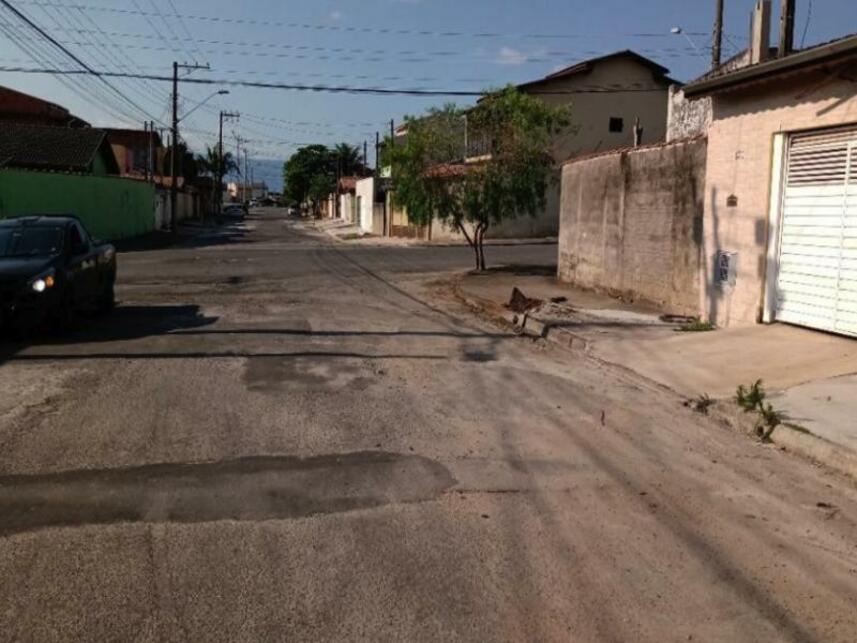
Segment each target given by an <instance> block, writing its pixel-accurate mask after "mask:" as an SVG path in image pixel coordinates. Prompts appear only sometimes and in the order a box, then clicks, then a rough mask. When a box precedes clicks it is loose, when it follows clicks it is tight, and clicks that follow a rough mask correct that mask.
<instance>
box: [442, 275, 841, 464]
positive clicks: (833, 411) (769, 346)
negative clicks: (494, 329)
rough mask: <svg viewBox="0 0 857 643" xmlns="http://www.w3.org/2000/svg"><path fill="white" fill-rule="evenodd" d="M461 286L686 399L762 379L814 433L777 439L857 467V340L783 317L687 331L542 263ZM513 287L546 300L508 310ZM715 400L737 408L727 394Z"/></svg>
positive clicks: (531, 328)
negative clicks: (563, 279) (567, 280)
mask: <svg viewBox="0 0 857 643" xmlns="http://www.w3.org/2000/svg"><path fill="white" fill-rule="evenodd" d="M457 287H458V292H459V294H460V296H461V297H462V298H463V299H464V300H466V301H467V302H469V303H470V304H471V305H475V306H479V307H480V308H482V309H484V310H486V311H489V312H492V313H494V314H495V315H498V316H502V317H503V318H505V319H506V320H507V321H510V322H513V323H515V324H516V325H518V326H519V327H521V328H524V329H525V330H527V331H528V332H532V333H535V334H537V335H540V336H543V337H545V338H546V339H547V340H549V341H553V342H556V343H559V344H562V345H564V346H571V347H576V348H581V349H584V350H586V352H587V353H588V354H590V355H592V356H593V357H595V358H597V359H600V360H603V361H605V362H609V363H613V364H618V365H621V366H623V367H625V368H628V369H630V370H632V371H634V372H636V373H639V374H640V375H643V376H644V377H646V378H648V379H650V380H652V381H654V382H657V383H659V384H661V385H663V386H666V387H668V388H670V389H672V390H673V391H675V392H676V393H678V394H679V395H682V396H684V397H685V398H689V399H690V398H698V397H700V396H702V395H707V396H710V397H711V398H712V399H716V400H730V399H731V398H732V397H733V396H734V395H735V392H736V389H737V388H738V386H739V385H741V384H743V385H745V386H746V385H749V384H752V383H753V382H755V381H756V380H762V381H763V383H764V386H765V389H766V390H767V392H768V398H769V400H770V401H771V402H772V403H773V404H774V406H775V408H776V409H778V410H781V411H784V412H785V413H786V415H787V418H788V422H789V423H790V424H791V425H794V426H797V427H802V428H805V429H807V430H808V431H809V432H811V434H812V435H807V434H805V433H799V432H795V431H789V430H787V429H778V431H777V432H775V435H774V439H775V441H777V442H778V443H781V444H785V445H787V446H789V447H790V448H793V449H794V450H798V451H801V452H803V453H805V454H806V455H810V456H812V457H814V458H816V459H819V460H821V461H824V462H826V463H829V464H832V465H833V466H835V467H836V468H838V469H840V470H844V471H847V472H848V473H850V474H851V475H855V476H857V341H855V340H852V339H848V338H846V337H841V336H837V335H830V334H827V333H821V332H817V331H812V330H809V329H804V328H798V327H794V326H787V325H783V324H775V325H755V326H747V327H741V328H730V329H724V330H715V331H711V332H682V325H681V323H679V322H677V321H673V322H672V323H669V322H665V321H663V320H662V319H661V315H662V314H663V313H662V311H658V310H657V309H656V308H654V307H652V306H650V305H646V304H641V303H631V302H624V301H620V300H617V299H614V298H611V297H608V296H606V295H602V294H598V293H593V292H590V291H586V290H581V289H578V288H575V287H573V286H570V285H567V284H562V283H559V282H557V280H556V279H555V278H554V277H553V276H551V275H550V274H549V273H546V272H545V271H538V270H535V271H533V270H529V271H528V270H515V269H512V270H508V271H502V270H501V271H493V272H488V273H486V274H483V275H478V274H469V275H466V276H464V277H462V278H461V280H460V282H459V283H458V286H457ZM515 287H517V288H518V289H519V290H521V292H522V293H523V294H524V295H525V296H526V297H528V298H531V299H534V300H541V301H543V302H544V303H543V304H542V305H540V306H538V307H535V308H534V309H531V310H530V311H528V312H527V313H526V314H518V313H515V312H513V311H511V310H510V309H509V308H508V306H507V304H508V303H509V300H510V298H511V294H512V289H513V288H515ZM552 300H554V301H552ZM718 406H719V407H720V408H722V409H727V410H728V411H729V412H734V409H735V407H734V405H733V404H731V402H730V403H728V404H725V403H724V404H720V405H718ZM736 423H739V424H740V423H741V421H740V419H736Z"/></svg>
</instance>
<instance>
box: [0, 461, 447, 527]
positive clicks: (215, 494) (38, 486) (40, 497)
mask: <svg viewBox="0 0 857 643" xmlns="http://www.w3.org/2000/svg"><path fill="white" fill-rule="evenodd" d="M454 484H455V479H454V478H453V477H452V475H451V473H450V472H449V470H448V469H446V467H444V466H443V465H441V464H440V463H438V462H435V461H433V460H429V459H428V458H424V457H421V456H416V455H401V454H396V453H385V452H361V453H351V454H345V455H326V456H318V457H312V458H304V459H302V458H294V457H264V458H245V459H241V460H233V461H228V462H218V463H205V464H163V465H152V466H146V467H140V468H135V469H111V470H103V471H98V470H95V471H74V472H69V473H61V474H52V475H44V476H12V477H5V478H0V535H6V536H8V535H11V534H15V533H21V532H26V531H33V530H37V529H43V528H47V527H76V526H84V525H104V524H114V523H121V522H144V523H167V522H175V523H200V522H213V521H219V520H237V521H260V520H277V519H280V520H282V519H291V518H301V517H306V516H311V515H318V514H330V513H338V512H344V511H354V510H358V509H370V508H374V507H380V506H384V505H388V504H396V503H409V502H420V501H426V500H432V499H434V498H437V497H439V496H440V495H441V494H443V493H444V492H445V491H447V490H448V489H449V488H450V487H452V486H453V485H454Z"/></svg>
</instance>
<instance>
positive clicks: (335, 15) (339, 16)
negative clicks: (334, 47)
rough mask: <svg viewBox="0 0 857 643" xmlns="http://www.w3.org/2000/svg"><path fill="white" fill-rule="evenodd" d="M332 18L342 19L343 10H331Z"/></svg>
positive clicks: (335, 19)
mask: <svg viewBox="0 0 857 643" xmlns="http://www.w3.org/2000/svg"><path fill="white" fill-rule="evenodd" d="M330 19H331V20H334V21H337V22H338V21H340V20H342V12H341V11H339V10H338V9H334V10H333V11H331V12H330Z"/></svg>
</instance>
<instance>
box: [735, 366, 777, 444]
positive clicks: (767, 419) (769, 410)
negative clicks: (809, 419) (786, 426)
mask: <svg viewBox="0 0 857 643" xmlns="http://www.w3.org/2000/svg"><path fill="white" fill-rule="evenodd" d="M766 398H767V393H766V392H765V387H764V386H763V385H762V380H756V381H755V382H754V383H753V384H751V385H750V386H749V387H746V386H744V385H743V384H742V385H741V386H739V387H738V390H737V391H736V393H735V401H736V402H737V404H738V406H740V407H741V408H742V409H744V412H745V413H753V412H756V413H758V414H759V417H758V419H757V420H756V426H755V433H756V435H757V436H758V437H759V438H760V439H761V440H762V442H771V436H772V435H773V433H774V431H775V430H776V428H777V427H778V426H780V425H782V424H783V421H784V420H785V415H784V414H783V413H782V412H780V411H777V410H776V409H774V406H773V405H772V404H771V403H770V402H769V403H768V404H765V399H766Z"/></svg>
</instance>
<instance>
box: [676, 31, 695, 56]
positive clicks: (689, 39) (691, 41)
mask: <svg viewBox="0 0 857 643" xmlns="http://www.w3.org/2000/svg"><path fill="white" fill-rule="evenodd" d="M670 33H671V34H672V35H674V36H684V37H685V38H686V39H687V41H688V42H689V43H690V45H691V47H693V49H694V50H695V51H696V54H697V55H698V56H701V55H702V52H701V51H700V50H699V47H697V46H696V43H695V42H693V39H692V38H691V37H690V36H688V35H687V34H686V33H685V32H684V29H682V28H681V27H673V28H672V29H670Z"/></svg>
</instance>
